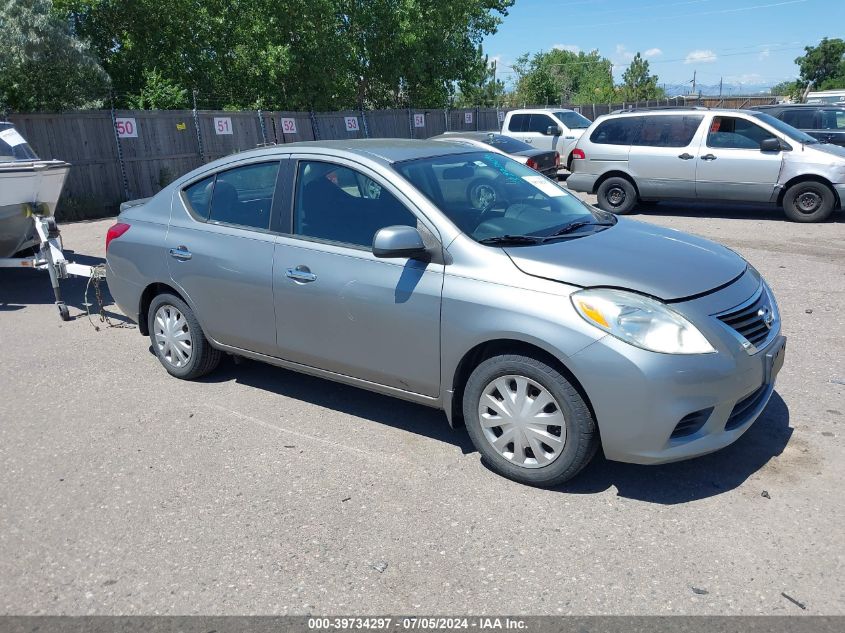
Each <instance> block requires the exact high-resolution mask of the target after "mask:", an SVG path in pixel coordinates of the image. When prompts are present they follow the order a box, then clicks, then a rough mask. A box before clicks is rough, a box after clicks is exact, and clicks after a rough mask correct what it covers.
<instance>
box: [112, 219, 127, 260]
mask: <svg viewBox="0 0 845 633" xmlns="http://www.w3.org/2000/svg"><path fill="white" fill-rule="evenodd" d="M129 227H130V225H129V224H125V223H123V222H118V223H117V224H113V225H112V226H110V227H109V230H108V233H106V252H107V253H108V251H109V244H111V241H112V240H113V239H115V238H118V237H120V236H121V235H123V234H124V233H126V231H128V230H129Z"/></svg>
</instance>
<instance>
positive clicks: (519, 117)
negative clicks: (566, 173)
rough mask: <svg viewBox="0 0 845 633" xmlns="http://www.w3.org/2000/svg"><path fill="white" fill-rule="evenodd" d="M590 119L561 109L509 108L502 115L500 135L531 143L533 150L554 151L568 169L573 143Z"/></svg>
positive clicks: (572, 111)
mask: <svg viewBox="0 0 845 633" xmlns="http://www.w3.org/2000/svg"><path fill="white" fill-rule="evenodd" d="M591 123H592V121H590V119H588V118H587V117H585V116H583V115H581V114H579V113H578V112H575V110H566V109H564V108H531V109H526V110H511V111H510V112H508V113H507V114H505V120H504V122H503V123H502V134H504V135H505V136H512V137H513V138H516V139H519V140H520V141H525V142H526V143H530V144H531V145H532V146H534V147H535V148H536V149H543V150H556V151H557V152H559V153H560V163H561V165H565V166H566V168H567V169H570V167H571V164H572V150H573V149H575V143H576V142H577V141H578V139H579V138H580V136H581V135H582V134H583V133H584V130H586V129H587V128H588V127H590V124H591Z"/></svg>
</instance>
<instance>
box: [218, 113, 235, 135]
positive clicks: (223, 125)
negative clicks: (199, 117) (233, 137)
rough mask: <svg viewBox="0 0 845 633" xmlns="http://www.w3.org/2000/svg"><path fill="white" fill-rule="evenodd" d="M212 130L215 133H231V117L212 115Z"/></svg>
mask: <svg viewBox="0 0 845 633" xmlns="http://www.w3.org/2000/svg"><path fill="white" fill-rule="evenodd" d="M214 131H215V132H216V133H217V134H231V133H232V119H231V118H230V117H227V116H216V117H214Z"/></svg>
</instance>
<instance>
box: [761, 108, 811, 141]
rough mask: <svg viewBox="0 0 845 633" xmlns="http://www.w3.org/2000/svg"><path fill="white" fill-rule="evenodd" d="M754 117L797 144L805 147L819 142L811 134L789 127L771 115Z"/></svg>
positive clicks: (764, 114) (763, 113) (762, 114)
mask: <svg viewBox="0 0 845 633" xmlns="http://www.w3.org/2000/svg"><path fill="white" fill-rule="evenodd" d="M754 116H755V117H756V118H758V119H760V120H761V121H763V122H764V123H768V124H769V125H771V126H772V127H773V128H775V129H776V130H777V131H778V132H780V133H781V134H783V135H784V136H788V137H789V138H791V139H792V140H793V141H796V142H797V143H803V144H804V145H812V144H813V143H818V142H819V141H818V139H815V138H813V137H812V136H810V135H809V134H805V133H804V132H802V131H801V130H798V129H796V128H794V127H792V126H791V125H789V123H784V122H783V121H781V120H780V119H776V118H775V117H773V116H772V115H771V114H766V113H765V112H755V113H754Z"/></svg>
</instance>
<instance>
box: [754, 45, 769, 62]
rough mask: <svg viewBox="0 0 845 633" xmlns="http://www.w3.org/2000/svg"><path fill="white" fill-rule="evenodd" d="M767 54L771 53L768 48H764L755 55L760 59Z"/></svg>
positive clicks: (764, 57)
mask: <svg viewBox="0 0 845 633" xmlns="http://www.w3.org/2000/svg"><path fill="white" fill-rule="evenodd" d="M769 55H771V52H770V51H769V49H768V48H764V49H763V50H762V51H760V54H759V55H757V59H759V60H761V61H762V60H764V59H766V58H767V57H768V56H769Z"/></svg>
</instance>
